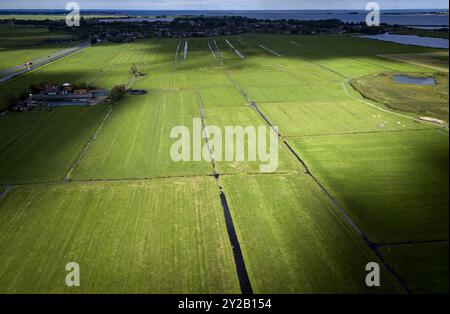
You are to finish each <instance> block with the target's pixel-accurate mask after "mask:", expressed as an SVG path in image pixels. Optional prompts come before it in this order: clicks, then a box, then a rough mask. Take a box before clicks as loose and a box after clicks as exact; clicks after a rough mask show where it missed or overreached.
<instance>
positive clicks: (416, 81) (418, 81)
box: [394, 75, 436, 86]
mask: <svg viewBox="0 0 450 314" xmlns="http://www.w3.org/2000/svg"><path fill="white" fill-rule="evenodd" d="M394 80H395V81H396V82H398V83H401V84H413V85H421V86H434V85H436V80H435V79H434V78H432V77H424V78H419V77H411V76H407V75H394Z"/></svg>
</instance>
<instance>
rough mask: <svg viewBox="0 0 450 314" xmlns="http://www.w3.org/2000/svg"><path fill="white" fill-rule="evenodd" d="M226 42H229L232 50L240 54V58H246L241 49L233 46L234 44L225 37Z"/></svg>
mask: <svg viewBox="0 0 450 314" xmlns="http://www.w3.org/2000/svg"><path fill="white" fill-rule="evenodd" d="M225 42H226V43H227V44H228V46H230V48H231V49H232V50H234V53H235V54H237V55H238V56H239V58H241V59H245V57H244V55H243V54H242V53H241V52H240V51H239V50H237V49H236V48H235V47H234V46H233V44H231V43H230V41H229V40H228V39H225Z"/></svg>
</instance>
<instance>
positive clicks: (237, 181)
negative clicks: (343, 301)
mask: <svg viewBox="0 0 450 314" xmlns="http://www.w3.org/2000/svg"><path fill="white" fill-rule="evenodd" d="M224 182H225V192H226V193H227V195H228V198H229V202H230V205H231V208H232V211H233V216H234V218H235V220H236V226H237V230H238V236H239V238H240V239H241V241H242V243H243V245H242V246H243V252H244V257H245V258H246V260H247V267H248V270H249V275H250V279H251V281H252V284H253V286H254V289H255V292H256V293H358V292H359V293H369V292H379V293H393V292H394V293H395V292H396V291H397V292H400V291H401V290H399V288H398V287H397V286H396V285H395V283H394V282H393V281H392V280H390V279H389V278H387V277H385V278H383V279H382V281H383V287H382V288H381V289H378V290H374V289H370V288H368V287H367V286H366V285H365V283H364V280H361V278H364V277H365V276H364V267H365V265H366V264H367V263H368V262H369V261H371V260H374V258H375V257H374V256H372V255H371V254H370V252H368V249H366V248H364V244H363V243H362V241H360V240H359V239H356V238H355V236H354V234H352V232H351V230H349V228H348V226H346V225H345V224H344V223H342V222H341V221H340V218H339V217H337V215H336V213H335V210H334V209H333V208H332V204H331V202H330V201H329V200H327V199H326V196H325V195H324V194H323V193H322V192H321V191H320V190H319V189H318V187H317V185H316V184H315V183H314V182H313V181H312V180H311V179H310V178H309V177H307V176H305V175H302V176H300V177H298V176H259V177H258V176H236V177H225V179H224ZM255 235H258V236H255Z"/></svg>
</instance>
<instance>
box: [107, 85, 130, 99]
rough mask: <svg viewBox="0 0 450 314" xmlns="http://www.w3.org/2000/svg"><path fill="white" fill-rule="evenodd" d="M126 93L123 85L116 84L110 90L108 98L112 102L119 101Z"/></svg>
mask: <svg viewBox="0 0 450 314" xmlns="http://www.w3.org/2000/svg"><path fill="white" fill-rule="evenodd" d="M126 93H127V89H126V87H125V85H116V86H114V87H113V89H112V90H111V92H110V94H109V97H108V100H109V101H110V102H112V103H117V102H119V101H120V100H121V99H122V98H123V97H124V96H125V95H126Z"/></svg>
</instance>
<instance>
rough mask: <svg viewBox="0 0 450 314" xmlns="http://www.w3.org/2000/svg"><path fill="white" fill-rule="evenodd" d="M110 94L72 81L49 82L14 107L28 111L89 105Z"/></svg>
mask: <svg viewBox="0 0 450 314" xmlns="http://www.w3.org/2000/svg"><path fill="white" fill-rule="evenodd" d="M108 95H109V92H108V91H107V90H98V89H94V88H92V87H85V86H76V85H72V84H70V83H64V84H62V85H55V84H52V83H47V84H45V87H44V88H42V89H40V90H39V91H35V92H34V93H30V94H29V97H28V98H27V99H24V100H22V101H20V102H19V103H18V104H17V105H16V106H15V107H14V108H13V109H14V111H18V112H26V111H31V110H35V109H38V108H51V107H58V106H88V105H94V104H98V103H100V102H102V101H103V100H105V99H106V98H107V97H108Z"/></svg>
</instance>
